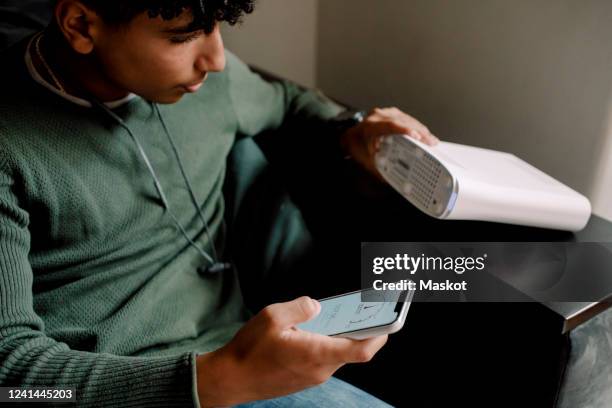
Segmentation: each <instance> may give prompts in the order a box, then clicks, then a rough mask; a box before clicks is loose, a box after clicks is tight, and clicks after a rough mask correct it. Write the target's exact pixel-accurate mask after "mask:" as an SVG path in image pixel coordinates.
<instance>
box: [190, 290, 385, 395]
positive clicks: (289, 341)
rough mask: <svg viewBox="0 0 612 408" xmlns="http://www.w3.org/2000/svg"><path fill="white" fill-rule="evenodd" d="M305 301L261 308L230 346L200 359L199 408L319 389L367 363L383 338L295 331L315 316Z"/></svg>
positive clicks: (311, 303) (317, 306)
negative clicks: (352, 367) (343, 371)
mask: <svg viewBox="0 0 612 408" xmlns="http://www.w3.org/2000/svg"><path fill="white" fill-rule="evenodd" d="M320 309H321V306H320V304H319V303H318V302H317V301H315V300H312V299H310V298H308V297H301V298H298V299H296V300H293V301H291V302H287V303H277V304H274V305H270V306H268V307H266V308H265V309H263V310H262V311H261V312H260V313H259V314H257V315H256V316H255V317H253V318H252V319H251V320H250V321H249V322H247V324H246V325H245V326H244V327H243V328H242V329H241V330H240V331H239V332H238V333H237V334H236V336H235V337H234V338H233V339H232V341H231V342H230V343H228V344H227V345H226V346H224V347H222V348H221V349H219V350H217V351H214V352H212V353H208V354H204V355H200V356H198V361H197V367H198V368H197V371H198V375H197V378H198V395H199V398H200V403H201V405H202V407H211V406H229V405H234V404H239V403H243V402H248V401H255V400H262V399H270V398H274V397H279V396H282V395H287V394H291V393H294V392H297V391H301V390H303V389H305V388H308V387H312V386H315V385H318V384H322V383H323V382H325V381H327V380H328V379H329V377H331V376H332V374H333V373H334V372H335V371H336V370H337V369H338V368H340V367H341V366H343V365H344V364H346V363H360V362H367V361H369V360H370V359H371V358H372V357H373V356H374V354H376V352H377V351H378V350H379V349H380V348H381V347H382V346H383V345H384V344H385V343H386V341H387V336H380V337H374V338H371V339H367V340H351V339H345V338H338V337H329V336H323V335H319V334H315V333H310V332H306V331H303V330H300V329H297V328H295V325H297V324H299V323H302V322H306V321H308V320H310V319H312V318H314V317H315V316H316V315H317V314H319V312H320Z"/></svg>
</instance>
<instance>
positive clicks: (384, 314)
mask: <svg viewBox="0 0 612 408" xmlns="http://www.w3.org/2000/svg"><path fill="white" fill-rule="evenodd" d="M368 299H371V298H368ZM397 299H398V297H397V296H395V297H394V298H393V299H391V298H388V299H385V298H382V297H381V299H380V301H377V302H362V301H361V292H357V293H352V294H350V295H346V296H339V297H336V298H332V299H327V300H322V301H320V303H321V313H319V315H318V316H317V317H315V318H314V319H313V320H310V321H308V322H305V323H300V324H298V325H297V327H298V328H300V329H302V330H306V331H310V332H314V333H319V334H324V335H333V334H339V333H345V332H349V331H354V330H360V329H364V328H369V327H374V326H381V325H385V324H390V323H392V322H393V321H395V319H396V318H397V315H398V313H397V312H395V306H396V305H397Z"/></svg>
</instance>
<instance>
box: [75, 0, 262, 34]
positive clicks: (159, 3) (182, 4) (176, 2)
mask: <svg viewBox="0 0 612 408" xmlns="http://www.w3.org/2000/svg"><path fill="white" fill-rule="evenodd" d="M81 1H82V2H83V3H84V4H86V5H88V6H90V7H91V8H92V9H93V10H94V11H96V12H97V13H98V14H99V15H100V17H102V18H103V19H104V21H106V22H107V23H110V24H125V23H129V22H130V21H131V20H132V19H133V18H134V17H136V16H137V15H139V14H141V13H143V12H147V13H148V15H149V17H151V18H156V17H158V16H161V17H162V18H163V19H164V20H172V19H173V18H176V17H178V16H180V15H181V13H183V12H184V11H186V10H190V11H192V12H193V22H192V23H191V27H192V28H193V30H194V31H196V30H204V32H205V33H207V34H210V33H211V32H212V31H213V29H214V27H215V23H216V22H221V21H225V22H227V23H229V24H230V25H234V24H236V23H238V22H239V21H240V20H241V18H242V16H243V15H244V14H249V13H251V12H252V11H253V8H254V6H255V0H127V1H126V0H81Z"/></svg>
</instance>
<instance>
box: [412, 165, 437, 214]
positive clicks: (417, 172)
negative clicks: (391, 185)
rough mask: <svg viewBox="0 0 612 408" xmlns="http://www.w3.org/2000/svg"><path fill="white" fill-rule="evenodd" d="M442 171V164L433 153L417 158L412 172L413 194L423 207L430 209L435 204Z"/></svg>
mask: <svg viewBox="0 0 612 408" xmlns="http://www.w3.org/2000/svg"><path fill="white" fill-rule="evenodd" d="M441 173H442V166H441V165H440V163H438V162H437V160H435V159H434V158H433V157H432V156H431V155H429V154H427V153H425V154H424V155H423V157H422V158H421V159H419V160H415V163H414V166H413V167H412V171H411V172H410V182H411V184H412V186H413V187H412V192H411V195H412V198H414V199H415V200H416V202H417V203H418V204H419V205H421V206H422V207H425V208H427V209H430V208H431V207H434V206H435V204H434V203H433V196H434V193H435V191H436V187H437V185H438V181H439V180H440V175H441Z"/></svg>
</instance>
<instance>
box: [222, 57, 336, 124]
mask: <svg viewBox="0 0 612 408" xmlns="http://www.w3.org/2000/svg"><path fill="white" fill-rule="evenodd" d="M227 71H228V77H229V92H230V98H231V101H232V104H233V106H234V110H235V112H236V116H237V119H238V124H239V131H240V133H241V134H243V135H246V136H254V135H257V134H259V133H261V132H262V131H266V130H275V129H278V128H279V127H281V126H291V127H295V126H296V125H298V124H299V126H304V125H306V126H312V125H314V126H316V125H318V124H321V123H325V122H327V120H328V119H330V118H333V117H334V116H337V115H338V114H339V113H340V112H342V111H343V110H344V108H343V107H341V106H339V105H338V104H336V103H335V102H333V101H332V100H331V99H329V98H327V97H326V96H325V95H324V94H323V93H322V92H321V91H319V90H316V89H304V88H302V87H300V86H298V85H296V84H294V83H292V82H289V81H285V80H279V81H266V80H264V79H263V78H262V77H261V76H260V75H259V74H257V73H255V72H252V71H251V70H250V69H249V67H248V66H247V65H246V64H245V63H244V62H242V61H240V60H239V59H238V58H237V57H236V56H235V55H233V54H232V53H230V52H227Z"/></svg>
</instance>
